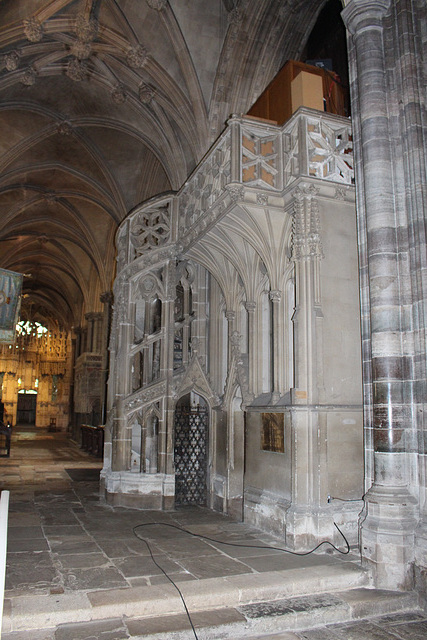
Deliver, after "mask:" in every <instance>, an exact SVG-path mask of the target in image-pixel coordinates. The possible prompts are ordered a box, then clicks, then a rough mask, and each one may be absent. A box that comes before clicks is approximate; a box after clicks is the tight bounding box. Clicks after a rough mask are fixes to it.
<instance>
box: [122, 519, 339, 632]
mask: <svg viewBox="0 0 427 640" xmlns="http://www.w3.org/2000/svg"><path fill="white" fill-rule="evenodd" d="M334 525H335V527H336V528H337V529H338V531H339V533H340V534H341V536H342V537H343V539H344V542H345V544H346V547H347V549H346V551H341V549H339V548H338V547H336V546H335V545H334V544H333V543H332V542H330V541H329V540H322V542H319V544H318V545H316V546H315V547H314V549H311V550H310V551H301V552H298V551H291V550H290V549H283V548H281V547H270V546H268V545H255V544H236V543H235V542H224V541H222V540H215V538H209V537H208V536H204V535H202V534H200V533H193V532H192V531H188V529H184V528H183V527H178V526H177V525H175V524H169V523H168V522H145V523H144V524H137V525H136V526H135V527H133V528H132V532H133V534H134V536H135V537H136V538H138V540H141V541H142V542H145V544H146V545H147V549H148V551H149V554H150V556H151V559H152V561H153V562H154V564H155V565H156V567H158V568H159V569H160V571H161V572H162V573H163V574H164V575H165V576H166V578H167V579H168V580H169V582H170V583H171V584H172V585H173V586H174V587H175V589H176V590H177V591H178V593H179V596H180V598H181V601H182V604H183V605H184V609H185V612H186V614H187V618H188V620H189V622H190V625H191V629H192V630H193V633H194V637H195V639H196V640H199V639H198V636H197V633H196V630H195V628H194V624H193V621H192V619H191V616H190V612H189V611H188V608H187V605H186V604H185V600H184V596H183V595H182V592H181V590H180V589H179V587H178V585H177V584H175V582H174V581H173V580H172V578H171V577H170V576H168V574H167V573H166V571H165V570H164V569H163V568H162V567H161V566H160V565H159V564H158V562H156V560H155V559H154V556H153V553H152V551H151V547H150V545H149V543H148V541H147V540H146V539H145V538H142V537H141V536H139V535H138V534H137V532H136V530H137V529H140V528H142V527H153V526H162V527H170V528H172V529H177V530H178V531H182V532H184V533H187V534H188V535H189V536H192V537H193V538H201V539H202V540H208V541H209V542H214V543H216V544H223V545H226V546H228V547H242V548H243V549H270V550H273V551H282V552H283V553H290V554H291V555H293V556H308V555H310V554H311V553H314V552H315V551H317V549H319V548H320V547H321V546H322V545H324V544H326V545H329V546H331V547H332V548H333V549H335V551H338V553H341V554H342V555H344V556H345V555H347V554H348V553H350V545H349V543H348V540H347V538H346V537H345V535H344V534H343V532H342V531H341V529H340V528H339V526H338V525H337V523H336V522H334Z"/></svg>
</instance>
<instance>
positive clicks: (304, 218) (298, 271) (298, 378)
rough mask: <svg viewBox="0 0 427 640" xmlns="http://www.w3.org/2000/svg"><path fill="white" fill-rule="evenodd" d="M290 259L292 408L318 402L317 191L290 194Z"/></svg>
mask: <svg viewBox="0 0 427 640" xmlns="http://www.w3.org/2000/svg"><path fill="white" fill-rule="evenodd" d="M293 195H294V216H293V235H292V259H293V261H294V263H295V313H294V316H293V322H294V336H295V356H294V360H295V388H294V390H293V394H292V396H293V404H303V405H304V404H311V405H312V404H315V403H317V402H318V400H319V385H322V384H323V380H321V379H319V378H320V376H319V374H320V370H321V363H320V360H321V359H319V358H318V342H319V335H318V334H319V326H318V325H319V322H318V320H319V319H321V317H322V312H321V307H320V273H319V271H320V261H321V259H322V257H323V252H322V243H321V238H320V220H319V212H318V203H317V199H316V196H317V189H316V188H315V187H314V186H313V185H307V184H304V183H302V184H301V185H300V186H299V187H297V188H296V189H295V191H294V194H293Z"/></svg>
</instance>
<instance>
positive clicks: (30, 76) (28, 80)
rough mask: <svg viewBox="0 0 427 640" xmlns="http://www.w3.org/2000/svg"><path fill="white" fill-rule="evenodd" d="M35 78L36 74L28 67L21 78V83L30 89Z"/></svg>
mask: <svg viewBox="0 0 427 640" xmlns="http://www.w3.org/2000/svg"><path fill="white" fill-rule="evenodd" d="M36 77H37V74H36V72H35V71H34V69H32V68H31V67H30V68H28V69H27V70H26V71H25V72H24V75H23V76H22V78H21V82H22V84H24V85H25V86H26V87H31V86H32V85H33V84H34V83H35V81H36Z"/></svg>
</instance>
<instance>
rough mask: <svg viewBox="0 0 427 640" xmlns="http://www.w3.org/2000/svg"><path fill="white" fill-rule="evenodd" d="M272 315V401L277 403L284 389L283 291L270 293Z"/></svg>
mask: <svg viewBox="0 0 427 640" xmlns="http://www.w3.org/2000/svg"><path fill="white" fill-rule="evenodd" d="M269 297H270V301H271V314H272V319H273V339H272V344H271V360H272V365H273V367H272V376H273V380H272V385H271V390H272V396H271V399H272V401H273V403H274V402H277V401H278V400H279V398H280V392H281V390H282V389H283V357H282V356H283V349H282V347H283V339H282V338H283V334H284V327H283V314H282V313H281V312H280V303H281V301H282V292H281V291H270V294H269Z"/></svg>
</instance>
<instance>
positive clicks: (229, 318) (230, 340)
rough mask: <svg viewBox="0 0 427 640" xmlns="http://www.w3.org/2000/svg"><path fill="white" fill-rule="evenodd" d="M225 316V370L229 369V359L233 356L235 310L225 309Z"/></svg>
mask: <svg viewBox="0 0 427 640" xmlns="http://www.w3.org/2000/svg"><path fill="white" fill-rule="evenodd" d="M225 317H226V319H227V323H228V350H227V354H228V355H227V359H228V362H227V370H229V369H230V364H231V359H232V357H233V334H234V331H235V328H234V327H235V320H236V312H235V311H226V312H225Z"/></svg>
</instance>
